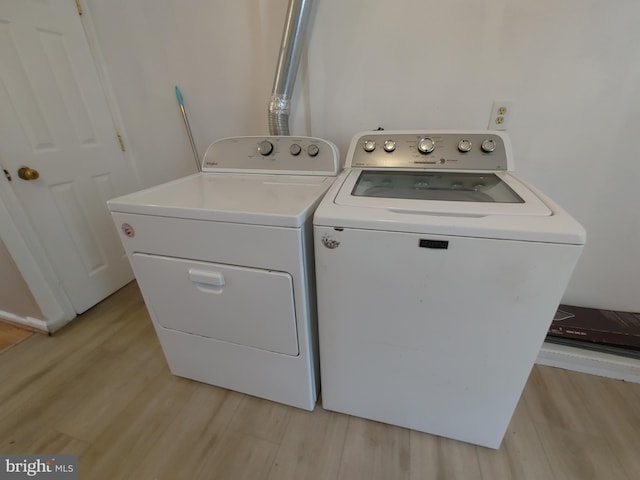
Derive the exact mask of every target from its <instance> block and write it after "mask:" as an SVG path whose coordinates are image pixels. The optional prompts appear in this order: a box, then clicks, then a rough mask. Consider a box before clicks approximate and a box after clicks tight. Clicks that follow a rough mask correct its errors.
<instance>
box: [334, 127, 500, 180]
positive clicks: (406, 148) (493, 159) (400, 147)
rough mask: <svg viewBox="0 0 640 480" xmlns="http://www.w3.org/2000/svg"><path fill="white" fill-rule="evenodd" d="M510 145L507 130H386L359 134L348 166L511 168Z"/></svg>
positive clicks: (464, 168) (352, 148)
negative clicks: (505, 131)
mask: <svg viewBox="0 0 640 480" xmlns="http://www.w3.org/2000/svg"><path fill="white" fill-rule="evenodd" d="M511 155H512V154H511V144H510V142H509V139H508V137H507V136H506V134H505V133H504V132H496V131H490V130H477V131H469V130H465V131H400V130H397V131H385V130H379V131H378V130H376V131H373V132H361V133H358V134H356V135H355V136H354V137H353V139H352V141H351V145H350V147H349V152H348V153H347V159H346V166H347V167H357V168H360V167H363V168H364V167H366V168H395V169H398V168H402V169H405V168H406V169H447V170H451V169H452V170H492V171H495V170H512V158H511Z"/></svg>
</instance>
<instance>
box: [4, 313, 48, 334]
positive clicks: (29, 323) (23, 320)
mask: <svg viewBox="0 0 640 480" xmlns="http://www.w3.org/2000/svg"><path fill="white" fill-rule="evenodd" d="M0 318H3V319H4V320H8V321H9V322H11V323H14V324H16V325H24V326H26V327H31V328H35V329H36V330H40V331H42V332H45V333H49V331H50V330H49V327H48V325H47V322H45V321H44V320H40V319H38V318H33V317H20V316H18V315H15V314H13V313H10V312H5V311H4V310H0Z"/></svg>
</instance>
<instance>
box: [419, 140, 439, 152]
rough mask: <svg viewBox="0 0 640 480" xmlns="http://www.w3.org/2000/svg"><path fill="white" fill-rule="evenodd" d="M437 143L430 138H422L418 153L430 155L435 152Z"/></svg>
mask: <svg viewBox="0 0 640 480" xmlns="http://www.w3.org/2000/svg"><path fill="white" fill-rule="evenodd" d="M435 148H436V142H434V141H433V139H432V138H430V137H422V138H421V139H420V140H419V141H418V151H419V152H420V153H422V154H425V155H426V154H428V153H431V152H433V151H434V150H435Z"/></svg>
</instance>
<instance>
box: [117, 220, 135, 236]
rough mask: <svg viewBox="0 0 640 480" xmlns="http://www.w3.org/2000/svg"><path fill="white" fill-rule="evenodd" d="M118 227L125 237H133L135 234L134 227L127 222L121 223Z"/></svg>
mask: <svg viewBox="0 0 640 480" xmlns="http://www.w3.org/2000/svg"><path fill="white" fill-rule="evenodd" d="M120 228H122V233H124V234H125V235H126V236H127V237H129V238H133V237H135V236H136V231H135V229H134V228H133V227H132V226H131V225H129V224H128V223H123V224H122V226H121V227H120Z"/></svg>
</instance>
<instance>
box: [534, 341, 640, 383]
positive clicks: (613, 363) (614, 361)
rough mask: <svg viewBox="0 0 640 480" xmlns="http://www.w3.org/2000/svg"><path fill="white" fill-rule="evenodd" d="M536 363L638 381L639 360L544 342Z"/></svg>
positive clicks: (639, 378)
mask: <svg viewBox="0 0 640 480" xmlns="http://www.w3.org/2000/svg"><path fill="white" fill-rule="evenodd" d="M536 363H538V364H539V365H547V366H550V367H558V368H564V369H566V370H573V371H574V372H582V373H590V374H592V375H598V376H600V377H607V378H615V379H618V380H625V381H627V382H634V383H640V360H638V359H635V358H627V357H621V356H618V355H611V354H608V353H602V352H594V351H592V350H586V349H583V348H576V347H568V346H566V345H556V344H553V343H547V342H545V343H544V344H543V345H542V348H541V349H540V353H539V354H538V359H537V360H536Z"/></svg>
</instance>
